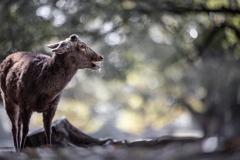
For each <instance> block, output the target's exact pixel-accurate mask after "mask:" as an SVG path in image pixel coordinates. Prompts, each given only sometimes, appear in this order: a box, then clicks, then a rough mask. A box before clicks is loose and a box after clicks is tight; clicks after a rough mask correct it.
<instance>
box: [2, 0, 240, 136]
mask: <svg viewBox="0 0 240 160" xmlns="http://www.w3.org/2000/svg"><path fill="white" fill-rule="evenodd" d="M0 10H1V14H0V58H1V60H3V59H4V58H5V57H6V56H7V55H8V54H10V53H12V52H15V51H32V52H41V53H45V54H49V55H50V54H51V53H50V50H49V49H47V48H46V45H47V44H49V43H54V42H57V41H59V40H63V39H65V38H66V37H68V36H70V35H71V34H73V33H75V34H77V35H79V37H80V38H81V39H82V40H83V41H85V42H87V43H88V44H89V46H91V48H93V49H94V50H95V51H97V52H99V53H101V54H102V55H104V57H105V59H104V62H103V63H102V64H101V70H100V71H97V72H96V71H90V70H80V71H79V72H78V73H77V75H76V76H75V77H74V78H73V79H72V81H71V82H70V83H69V85H68V86H67V88H66V89H65V91H64V94H63V96H62V100H61V102H60V104H59V107H58V111H57V113H56V116H55V119H56V118H59V117H61V116H62V115H66V117H67V118H68V119H69V121H70V122H71V123H72V124H73V125H74V126H76V127H78V128H81V129H82V130H83V131H85V132H95V131H97V130H98V129H99V128H101V126H102V125H103V124H104V123H106V122H107V121H108V120H110V121H111V122H112V123H114V124H115V125H116V127H117V128H119V129H121V130H124V131H126V132H130V133H133V134H141V133H144V132H146V131H147V130H158V129H160V128H161V127H163V126H164V125H166V124H168V123H169V122H171V121H173V120H174V119H175V118H176V117H178V116H180V115H181V114H183V113H185V112H186V111H190V112H191V113H192V115H193V119H195V120H196V122H197V123H198V124H199V125H200V127H201V128H202V129H203V133H204V135H205V136H213V135H218V136H221V137H226V138H230V137H233V136H237V135H239V134H240V130H239V127H236V126H238V122H239V118H240V73H239V69H238V68H239V67H240V66H239V65H240V60H239V58H240V44H239V43H238V39H239V37H240V1H239V0H181V1H179V0H158V1H155V0H148V1H146V0H115V1H111V0H90V1H87V0H82V1H77V0H52V1H50V0H33V1H26V0H20V1H9V0H2V1H0ZM41 121H42V118H41V116H40V115H39V116H36V115H33V117H32V123H33V124H42V122H41ZM179 124H180V126H181V125H182V126H183V127H184V126H186V125H187V124H186V123H183V124H182V123H179Z"/></svg>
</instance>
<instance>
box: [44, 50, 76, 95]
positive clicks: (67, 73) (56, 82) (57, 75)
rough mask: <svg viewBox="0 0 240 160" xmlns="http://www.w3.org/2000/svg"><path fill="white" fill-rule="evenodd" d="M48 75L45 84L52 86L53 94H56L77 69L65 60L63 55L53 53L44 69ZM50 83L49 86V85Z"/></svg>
mask: <svg viewBox="0 0 240 160" xmlns="http://www.w3.org/2000/svg"><path fill="white" fill-rule="evenodd" d="M44 70H45V71H46V70H47V71H46V72H45V73H48V74H50V75H48V77H47V78H46V79H47V82H45V83H46V85H47V86H48V87H50V88H52V93H53V94H58V93H59V92H62V90H63V89H64V88H65V87H66V85H67V84H68V83H69V82H70V80H71V79H72V77H73V76H74V74H75V73H76V72H77V69H76V68H75V67H73V64H71V62H70V61H66V59H65V57H64V55H55V54H54V55H53V57H52V58H51V60H50V61H49V62H48V65H47V67H46V68H45V69H44ZM49 85H51V86H49Z"/></svg>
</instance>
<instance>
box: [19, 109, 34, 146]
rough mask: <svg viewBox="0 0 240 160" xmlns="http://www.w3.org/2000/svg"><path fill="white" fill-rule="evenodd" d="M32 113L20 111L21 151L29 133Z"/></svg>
mask: <svg viewBox="0 0 240 160" xmlns="http://www.w3.org/2000/svg"><path fill="white" fill-rule="evenodd" d="M31 115H32V112H29V111H26V110H20V117H21V120H22V125H23V129H22V143H21V150H22V149H23V148H24V145H25V140H26V136H27V134H28V131H29V123H30V118H31Z"/></svg>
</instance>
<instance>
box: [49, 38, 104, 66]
mask: <svg viewBox="0 0 240 160" xmlns="http://www.w3.org/2000/svg"><path fill="white" fill-rule="evenodd" d="M47 47H49V48H51V49H52V52H53V53H55V54H56V56H59V55H64V56H65V57H64V60H69V61H70V63H71V64H72V65H74V66H75V67H76V68H77V69H84V68H90V69H93V70H98V69H99V68H100V67H99V66H98V65H96V64H95V63H94V62H100V61H103V57H102V56H101V55H100V54H98V53H96V52H95V51H93V50H92V49H91V48H90V47H89V46H88V45H87V44H86V43H85V42H83V41H81V40H80V39H79V38H78V36H77V35H76V34H73V35H71V36H70V37H69V38H67V39H65V40H64V41H61V42H59V43H56V44H50V45H47Z"/></svg>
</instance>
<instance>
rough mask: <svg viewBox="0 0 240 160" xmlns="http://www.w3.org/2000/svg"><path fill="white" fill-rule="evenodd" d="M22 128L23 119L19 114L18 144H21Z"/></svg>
mask: <svg viewBox="0 0 240 160" xmlns="http://www.w3.org/2000/svg"><path fill="white" fill-rule="evenodd" d="M21 129H22V119H21V116H18V145H20V144H21Z"/></svg>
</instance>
